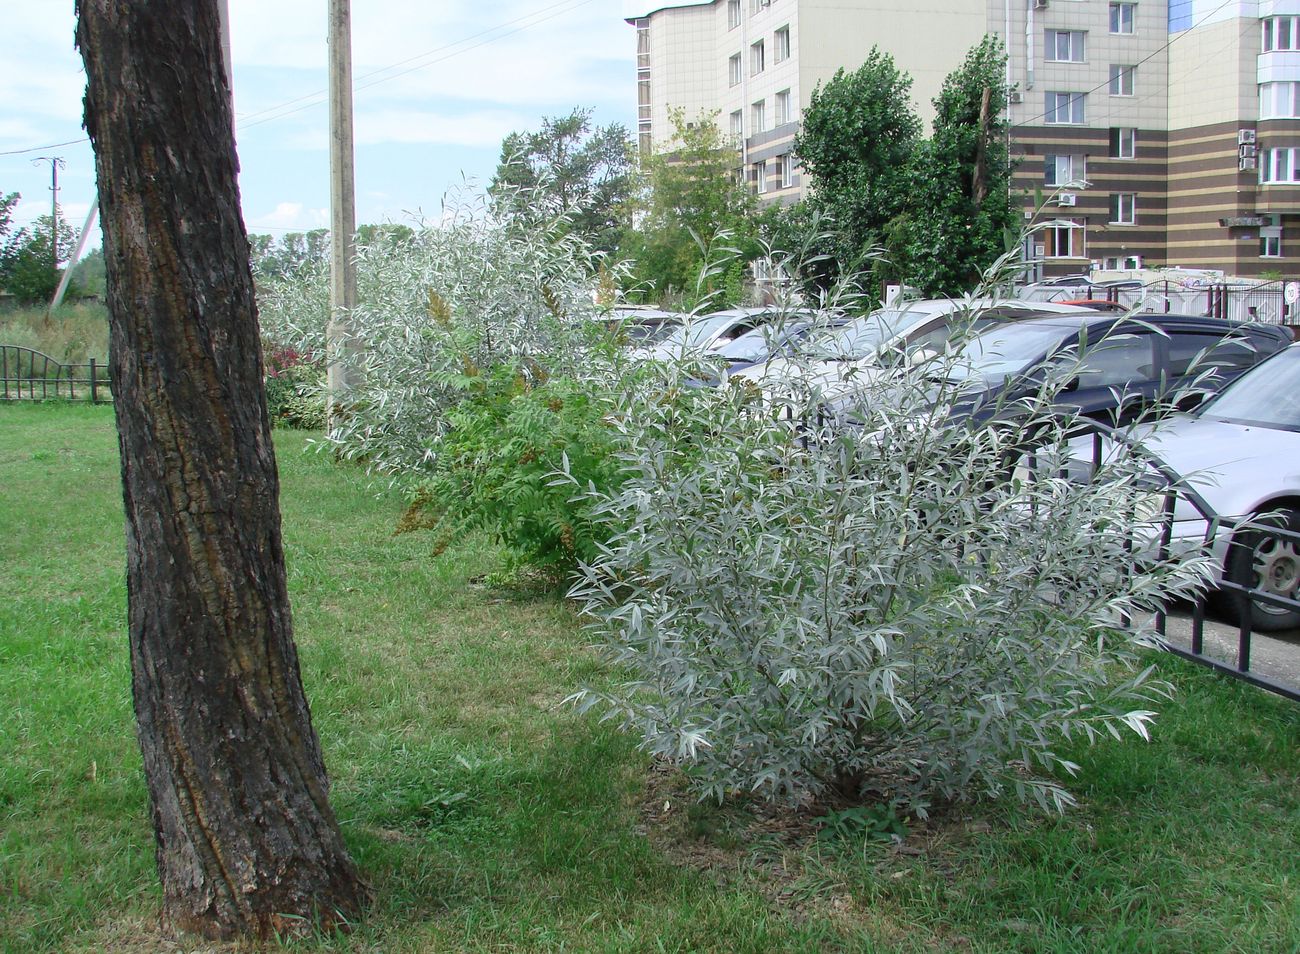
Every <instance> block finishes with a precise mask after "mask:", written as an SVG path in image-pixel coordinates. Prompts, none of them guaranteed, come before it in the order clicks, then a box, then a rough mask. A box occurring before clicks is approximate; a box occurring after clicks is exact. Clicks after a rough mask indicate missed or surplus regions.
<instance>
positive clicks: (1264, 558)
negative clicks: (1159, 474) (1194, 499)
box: [1077, 344, 1300, 631]
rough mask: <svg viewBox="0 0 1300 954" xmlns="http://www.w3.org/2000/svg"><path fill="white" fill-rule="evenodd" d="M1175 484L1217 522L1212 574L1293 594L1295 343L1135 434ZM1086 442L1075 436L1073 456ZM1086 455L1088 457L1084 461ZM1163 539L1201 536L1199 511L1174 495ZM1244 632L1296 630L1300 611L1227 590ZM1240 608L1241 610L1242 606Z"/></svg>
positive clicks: (1298, 428)
mask: <svg viewBox="0 0 1300 954" xmlns="http://www.w3.org/2000/svg"><path fill="white" fill-rule="evenodd" d="M1143 443H1144V445H1145V447H1146V448H1147V450H1149V451H1150V452H1151V453H1152V454H1154V455H1155V456H1156V457H1157V458H1159V459H1160V460H1161V461H1163V462H1164V463H1165V464H1166V465H1167V466H1168V467H1169V468H1170V469H1171V470H1172V471H1173V473H1174V474H1176V475H1178V477H1179V478H1180V482H1185V483H1186V485H1187V486H1189V487H1191V488H1192V489H1193V490H1194V491H1195V492H1196V493H1197V494H1199V495H1200V496H1201V498H1202V499H1203V500H1204V502H1205V503H1206V504H1208V505H1209V507H1210V509H1211V510H1212V511H1213V512H1214V514H1217V515H1218V516H1219V517H1220V518H1222V523H1221V525H1220V528H1219V530H1218V532H1217V533H1216V534H1215V535H1214V537H1213V539H1212V541H1211V543H1212V548H1213V553H1214V556H1215V561H1216V563H1217V564H1218V567H1219V573H1220V575H1221V577H1222V578H1224V579H1227V580H1230V581H1232V582H1234V583H1238V584H1241V585H1243V586H1248V587H1251V588H1256V589H1259V590H1262V591H1263V592H1265V593H1269V594H1272V595H1273V596H1280V597H1286V598H1289V599H1292V600H1295V599H1297V598H1300V592H1298V591H1297V588H1298V587H1300V537H1284V536H1279V535H1273V534H1270V533H1268V532H1265V531H1263V530H1262V529H1260V528H1261V527H1263V526H1272V527H1280V528H1283V529H1285V530H1290V531H1293V532H1295V533H1300V344H1297V345H1292V346H1291V347H1289V348H1287V349H1286V350H1284V351H1281V352H1279V353H1278V354H1276V355H1274V356H1273V357H1271V358H1269V359H1268V360H1267V361H1264V362H1263V363H1261V364H1259V365H1258V366H1257V367H1254V368H1252V369H1251V370H1249V371H1247V372H1246V373H1244V374H1243V375H1241V376H1240V377H1239V378H1238V379H1237V380H1236V381H1234V382H1233V383H1232V384H1230V385H1228V386H1227V387H1226V388H1225V389H1224V390H1223V391H1222V392H1221V393H1220V394H1219V395H1217V396H1216V397H1214V398H1211V399H1210V400H1208V401H1206V402H1205V403H1204V404H1202V405H1201V406H1200V407H1199V408H1198V409H1196V410H1195V411H1193V412H1191V413H1189V414H1186V415H1179V416H1178V417H1176V418H1173V419H1171V420H1169V421H1166V422H1164V424H1162V426H1160V427H1158V428H1155V429H1153V430H1152V431H1151V432H1150V433H1149V435H1148V436H1146V437H1145V438H1144V439H1143ZM1091 445H1092V442H1091V440H1090V439H1083V440H1080V441H1079V442H1077V449H1078V451H1079V455H1078V456H1079V457H1080V458H1085V457H1088V455H1090V454H1091ZM1088 459H1089V460H1090V457H1089V458H1088ZM1173 520H1174V523H1173V538H1172V539H1173V545H1174V546H1175V547H1177V546H1179V544H1180V542H1181V543H1196V542H1198V541H1201V540H1204V539H1205V538H1206V536H1207V533H1208V531H1209V524H1208V523H1207V521H1206V519H1205V515H1203V514H1202V513H1200V512H1198V511H1197V509H1196V508H1195V507H1194V506H1193V505H1192V504H1191V503H1190V502H1189V501H1188V499H1187V497H1186V496H1180V497H1178V498H1177V499H1176V501H1175V507H1174V515H1173ZM1226 603H1227V605H1228V608H1229V609H1230V610H1231V611H1232V612H1233V613H1234V614H1235V615H1237V617H1238V618H1239V619H1240V618H1242V616H1244V614H1245V613H1247V612H1249V613H1250V622H1251V625H1252V627H1253V628H1254V629H1257V630H1261V631H1273V630H1279V629H1297V628H1300V611H1298V610H1296V609H1294V608H1287V607H1284V606H1276V605H1268V604H1265V603H1261V602H1255V601H1250V600H1248V599H1245V598H1238V597H1236V596H1234V597H1232V598H1229V599H1228V600H1226ZM1247 604H1249V609H1248V608H1247Z"/></svg>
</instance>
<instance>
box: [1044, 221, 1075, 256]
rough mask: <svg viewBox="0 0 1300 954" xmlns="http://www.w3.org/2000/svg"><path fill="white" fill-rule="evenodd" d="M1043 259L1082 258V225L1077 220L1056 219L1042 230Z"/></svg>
mask: <svg viewBox="0 0 1300 954" xmlns="http://www.w3.org/2000/svg"><path fill="white" fill-rule="evenodd" d="M1043 238H1044V239H1045V242H1044V245H1043V256H1044V257H1045V258H1084V257H1086V251H1085V245H1084V224H1083V223H1082V222H1080V221H1078V220H1077V219H1057V220H1056V221H1054V222H1053V223H1052V225H1051V226H1050V227H1049V228H1046V229H1044V230H1043Z"/></svg>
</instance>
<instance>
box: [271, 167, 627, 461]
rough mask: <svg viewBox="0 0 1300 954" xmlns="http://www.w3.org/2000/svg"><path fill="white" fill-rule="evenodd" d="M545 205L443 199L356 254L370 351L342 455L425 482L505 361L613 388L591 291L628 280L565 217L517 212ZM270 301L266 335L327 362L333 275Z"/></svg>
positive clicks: (285, 288)
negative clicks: (454, 414) (450, 420)
mask: <svg viewBox="0 0 1300 954" xmlns="http://www.w3.org/2000/svg"><path fill="white" fill-rule="evenodd" d="M540 205H541V203H540V200H539V202H537V203H530V202H529V201H527V197H526V196H520V197H518V201H516V202H513V203H497V204H495V205H494V204H491V203H490V202H489V201H488V199H487V198H486V197H485V196H483V195H482V194H481V193H474V192H472V191H470V190H468V189H466V190H464V191H463V192H458V193H453V194H451V195H449V196H448V197H447V199H446V200H444V208H443V210H442V215H441V216H440V217H439V218H438V219H436V220H432V221H428V220H421V221H417V222H415V223H414V225H413V227H412V228H409V229H379V230H377V231H376V232H375V239H374V241H373V242H371V243H370V244H365V245H359V247H358V248H357V255H356V267H357V285H358V302H359V303H358V307H357V308H356V310H355V312H354V313H353V314H352V316H351V317H352V326H353V329H354V331H355V333H356V334H357V336H358V337H359V338H360V339H361V341H362V342H363V347H362V349H361V350H360V353H359V354H358V356H357V358H356V360H357V362H358V364H359V369H358V370H359V372H360V373H359V377H360V380H361V382H362V383H361V385H360V387H359V388H358V389H357V391H356V392H355V393H353V394H352V395H351V396H350V400H349V403H348V406H347V413H346V414H344V415H342V416H341V418H340V421H339V422H338V426H337V427H336V428H335V429H334V430H333V431H332V432H331V433H330V434H329V441H330V442H331V443H332V444H333V445H334V447H335V448H336V449H337V451H338V452H339V453H340V454H342V455H343V456H346V457H352V458H358V459H362V460H365V461H366V462H367V464H368V466H370V467H372V468H374V469H376V470H379V471H383V472H388V473H394V474H401V473H418V472H420V471H421V470H423V469H424V468H425V467H426V466H427V465H428V464H429V463H430V462H431V460H432V459H433V457H434V456H435V455H436V454H437V449H438V444H439V440H440V438H441V436H442V434H443V433H444V431H445V428H446V426H447V412H448V410H449V409H450V408H451V407H452V406H453V405H454V404H455V403H457V402H458V401H460V400H461V399H462V398H463V397H464V393H465V392H464V387H463V384H464V381H465V379H466V378H467V377H473V376H475V375H478V374H479V373H481V372H485V371H487V370H489V369H491V368H494V367H496V366H498V365H500V364H502V363H507V362H511V363H516V364H518V365H519V367H520V368H521V370H522V372H523V373H525V374H530V373H535V374H538V375H556V374H562V375H567V376H573V377H578V378H591V379H593V381H596V380H606V379H611V380H612V376H613V375H614V374H615V373H616V372H615V371H614V369H613V365H614V363H615V361H614V358H613V356H611V353H610V349H609V348H608V347H607V344H608V338H607V336H602V335H601V334H600V322H599V320H598V319H599V318H600V317H601V309H600V307H599V306H598V304H597V303H596V301H595V300H594V296H593V292H594V291H595V290H596V288H597V285H598V279H597V276H598V275H599V273H600V272H601V270H602V268H604V269H606V270H607V271H609V272H610V273H611V274H613V275H614V277H615V278H617V275H618V271H619V266H618V265H617V264H614V263H606V262H604V261H603V260H602V259H601V257H600V256H599V255H598V254H596V253H594V252H593V251H592V250H591V248H590V247H589V246H588V245H586V244H585V243H584V242H583V241H582V240H581V239H580V238H579V237H577V236H574V235H573V234H571V233H570V232H569V231H568V230H567V229H565V228H564V227H563V226H564V222H565V215H566V214H567V213H566V212H565V211H564V210H558V211H556V213H555V215H554V216H552V217H550V218H544V217H539V216H538V215H535V214H530V215H529V216H528V217H527V218H525V217H523V216H522V215H521V214H519V213H515V212H512V211H511V209H512V208H515V209H531V208H538V207H540ZM259 298H260V300H259V305H260V310H261V316H262V326H263V333H264V335H265V336H266V337H268V338H270V339H271V340H274V341H276V342H278V343H282V344H288V345H292V346H293V347H296V348H298V349H300V350H302V351H304V352H308V353H316V354H319V353H323V351H324V341H325V325H326V322H327V320H328V317H329V288H328V270H327V269H326V268H323V267H308V268H304V269H302V270H300V272H299V273H298V274H295V275H293V276H290V277H289V278H288V279H287V280H282V281H278V282H268V283H266V286H265V287H264V288H262V289H261V292H260V296H259ZM601 389H602V390H609V386H608V384H607V383H603V384H601Z"/></svg>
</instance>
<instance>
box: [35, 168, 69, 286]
mask: <svg viewBox="0 0 1300 954" xmlns="http://www.w3.org/2000/svg"><path fill="white" fill-rule="evenodd" d="M42 162H48V163H49V164H50V193H51V198H50V247H51V248H52V249H53V254H54V270H55V271H56V272H57V271H58V270H59V170H60V169H62V168H64V166H66V165H67V163H65V162H64V161H63V157H62V156H38V157H37V158H35V159H33V160H32V165H34V166H35V165H40V164H41V163H42Z"/></svg>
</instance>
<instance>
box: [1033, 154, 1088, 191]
mask: <svg viewBox="0 0 1300 954" xmlns="http://www.w3.org/2000/svg"><path fill="white" fill-rule="evenodd" d="M1086 179H1087V174H1086V173H1085V171H1084V157H1083V156H1081V155H1067V156H1050V155H1049V156H1044V157H1043V184H1044V185H1049V186H1075V187H1077V188H1082V187H1083V186H1084V185H1085V184H1086V183H1085V181H1084V180H1086Z"/></svg>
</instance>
